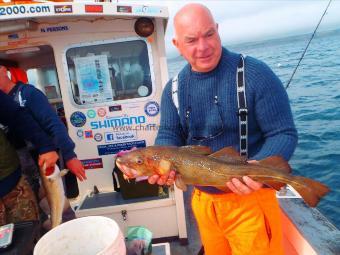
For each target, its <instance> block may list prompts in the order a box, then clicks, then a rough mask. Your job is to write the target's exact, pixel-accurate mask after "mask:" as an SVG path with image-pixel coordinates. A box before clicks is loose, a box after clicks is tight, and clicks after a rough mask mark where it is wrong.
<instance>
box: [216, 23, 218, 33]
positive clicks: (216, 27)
mask: <svg viewBox="0 0 340 255" xmlns="http://www.w3.org/2000/svg"><path fill="white" fill-rule="evenodd" d="M216 30H217V31H218V23H216Z"/></svg>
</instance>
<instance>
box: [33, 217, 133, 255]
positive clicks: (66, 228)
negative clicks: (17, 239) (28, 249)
mask: <svg viewBox="0 0 340 255" xmlns="http://www.w3.org/2000/svg"><path fill="white" fill-rule="evenodd" d="M60 254H62V255H126V248H125V242H124V237H123V234H122V232H121V231H120V229H119V227H118V225H117V223H116V222H115V221H114V220H112V219H110V218H107V217H102V216H89V217H82V218H78V219H74V220H71V221H68V222H66V223H64V224H61V225H59V226H58V227H56V228H54V229H52V230H51V231H49V232H48V233H46V234H45V235H44V236H43V237H42V238H41V239H40V240H39V242H38V243H37V245H36V246H35V248H34V255H60Z"/></svg>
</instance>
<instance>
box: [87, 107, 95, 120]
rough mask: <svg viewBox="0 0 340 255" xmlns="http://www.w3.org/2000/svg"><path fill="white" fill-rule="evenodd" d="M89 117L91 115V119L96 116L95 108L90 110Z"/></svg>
mask: <svg viewBox="0 0 340 255" xmlns="http://www.w3.org/2000/svg"><path fill="white" fill-rule="evenodd" d="M87 117H89V118H90V119H93V118H94V117H96V111H95V110H93V109H90V110H88V111H87Z"/></svg>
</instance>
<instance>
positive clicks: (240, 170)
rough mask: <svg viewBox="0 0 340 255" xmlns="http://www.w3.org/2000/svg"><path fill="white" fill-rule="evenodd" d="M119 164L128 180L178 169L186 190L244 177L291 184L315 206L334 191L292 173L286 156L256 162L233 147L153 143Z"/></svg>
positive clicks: (271, 183) (121, 156)
mask: <svg viewBox="0 0 340 255" xmlns="http://www.w3.org/2000/svg"><path fill="white" fill-rule="evenodd" d="M116 163H117V166H118V167H119V168H120V169H121V170H122V172H123V173H124V176H125V177H126V178H128V179H130V178H137V177H142V176H151V175H154V174H159V175H164V174H165V173H168V172H169V171H170V170H175V171H176V180H175V184H176V186H177V187H178V188H180V189H182V190H186V185H199V186H214V187H216V188H218V189H220V190H223V191H229V190H228V188H227V186H226V182H228V181H230V180H231V179H232V178H238V179H240V180H242V177H243V176H249V177H250V178H252V179H253V180H255V181H259V182H261V183H264V184H267V185H269V186H270V187H273V188H274V189H276V190H280V188H281V187H283V186H284V185H285V184H289V185H291V186H292V187H293V188H294V189H295V190H296V191H297V192H298V193H299V194H300V195H301V197H302V198H303V199H304V200H305V202H306V203H307V204H308V205H309V206H311V207H315V206H316V205H317V204H318V202H319V200H320V199H321V198H322V197H323V196H324V195H326V194H327V193H328V192H329V191H330V190H329V188H328V187H327V186H326V185H324V184H322V183H320V182H317V181H314V180H312V179H309V178H305V177H302V176H293V175H291V174H290V172H291V168H290V166H289V164H288V162H287V161H285V160H284V159H283V158H282V157H279V156H272V157H268V158H266V159H264V160H260V161H259V162H258V163H254V164H252V163H247V161H246V159H245V158H242V157H240V156H238V153H237V151H235V150H234V149H233V148H231V147H228V148H224V149H222V150H220V151H218V152H215V153H213V154H211V150H210V148H209V147H205V146H184V147H175V146H149V147H147V148H142V149H137V150H134V151H130V152H127V153H121V154H118V155H117V160H116Z"/></svg>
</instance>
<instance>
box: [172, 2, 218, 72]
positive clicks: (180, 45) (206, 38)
mask: <svg viewBox="0 0 340 255" xmlns="http://www.w3.org/2000/svg"><path fill="white" fill-rule="evenodd" d="M174 28H175V36H174V38H173V39H172V42H173V44H174V45H175V46H176V47H177V49H178V51H179V52H180V53H181V55H182V56H183V57H184V58H185V59H186V60H187V61H188V62H189V64H190V65H191V67H192V70H194V71H197V72H209V71H211V70H213V69H214V68H215V67H216V66H217V65H218V63H219V60H220V58H221V54H222V46H221V40H220V36H219V34H218V30H217V28H218V26H217V24H216V22H215V20H214V18H213V16H212V14H211V12H210V10H209V9H208V8H207V7H205V6H204V5H202V4H187V5H185V6H184V7H183V8H181V9H180V10H179V11H178V12H177V14H176V15H175V18H174Z"/></svg>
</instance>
